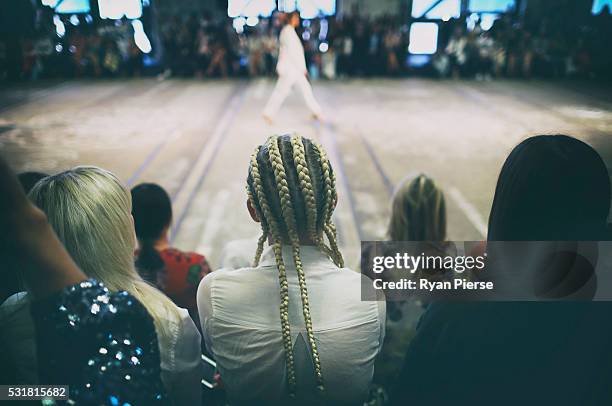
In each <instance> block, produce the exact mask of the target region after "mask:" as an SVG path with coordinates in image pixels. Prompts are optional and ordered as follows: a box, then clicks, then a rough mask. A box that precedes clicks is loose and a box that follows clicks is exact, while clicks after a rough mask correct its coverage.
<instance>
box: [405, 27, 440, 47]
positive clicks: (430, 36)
mask: <svg viewBox="0 0 612 406" xmlns="http://www.w3.org/2000/svg"><path fill="white" fill-rule="evenodd" d="M437 49H438V24H436V23H412V25H411V26H410V44H409V45H408V51H409V52H410V53H411V54H416V55H431V54H435V53H436V51H437Z"/></svg>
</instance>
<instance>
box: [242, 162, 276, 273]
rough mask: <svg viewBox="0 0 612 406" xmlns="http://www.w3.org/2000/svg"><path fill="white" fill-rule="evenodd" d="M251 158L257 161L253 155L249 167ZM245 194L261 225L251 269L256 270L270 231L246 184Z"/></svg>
mask: <svg viewBox="0 0 612 406" xmlns="http://www.w3.org/2000/svg"><path fill="white" fill-rule="evenodd" d="M253 158H255V160H256V159H257V158H256V155H253V156H252V157H251V165H252V160H253ZM256 164H257V163H256ZM246 192H247V196H248V197H249V200H250V201H251V202H252V207H253V208H254V209H255V212H256V213H257V217H259V221H260V223H261V231H262V234H261V237H259V239H258V240H257V250H256V251H255V259H253V267H254V268H256V267H257V266H259V260H260V259H261V254H262V253H263V248H264V243H265V242H266V239H267V238H268V234H269V233H270V231H269V230H268V225H267V223H266V219H265V218H264V216H263V215H262V213H261V211H260V209H259V207H258V206H257V204H256V201H255V199H254V197H253V193H252V192H251V190H250V188H249V185H248V184H247V187H246Z"/></svg>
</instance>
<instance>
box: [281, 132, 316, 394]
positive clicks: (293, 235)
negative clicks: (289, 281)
mask: <svg viewBox="0 0 612 406" xmlns="http://www.w3.org/2000/svg"><path fill="white" fill-rule="evenodd" d="M277 141H278V138H276V137H274V138H273V139H272V142H269V154H270V162H271V164H272V168H273V169H274V177H275V179H276V185H277V189H278V193H279V198H280V202H281V211H282V214H283V218H284V220H285V226H286V228H287V234H288V236H289V239H290V241H291V246H292V253H293V261H294V263H295V269H296V272H297V275H298V283H299V286H300V295H301V297H302V313H303V315H304V322H305V325H306V334H307V336H308V343H309V344H310V351H311V353H312V360H313V364H314V370H315V378H316V381H317V387H318V389H319V390H321V391H323V390H324V386H323V374H322V372H321V360H320V357H319V351H318V349H317V343H316V341H315V337H314V329H313V326H312V319H311V317H310V304H309V302H308V287H307V286H306V276H305V274H304V268H303V266H302V259H301V257H300V238H299V235H298V233H297V227H296V222H295V213H294V210H293V204H292V202H291V195H290V191H289V184H288V183H287V174H286V173H285V167H284V165H283V161H282V156H281V153H280V149H279V147H278V142H277Z"/></svg>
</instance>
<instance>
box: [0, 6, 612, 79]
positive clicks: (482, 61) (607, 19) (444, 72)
mask: <svg viewBox="0 0 612 406" xmlns="http://www.w3.org/2000/svg"><path fill="white" fill-rule="evenodd" d="M39 19H40V20H41V21H42V23H40V24H39V28H38V30H37V32H36V34H35V35H32V36H30V37H26V38H21V39H20V40H19V43H18V44H9V43H7V42H6V41H4V42H2V41H0V78H5V79H6V78H9V80H11V78H12V79H20V80H36V79H39V78H56V77H131V76H141V75H147V76H155V75H157V76H158V77H160V78H166V77H172V76H174V77H202V78H206V77H214V78H217V77H223V78H225V77H246V76H251V77H254V76H262V75H265V76H272V75H274V72H275V64H276V58H277V54H278V32H279V30H280V26H279V24H278V22H277V20H278V19H277V18H276V15H273V16H272V17H271V18H268V19H255V21H250V19H242V18H238V19H230V18H223V19H215V18H213V17H211V16H210V15H208V14H206V13H201V14H197V13H192V14H189V15H184V14H183V15H166V14H164V15H161V16H158V18H157V24H156V25H157V27H156V29H155V30H152V31H153V33H149V34H148V36H147V35H146V34H144V29H143V26H142V23H141V22H140V21H139V20H127V19H123V20H102V21H100V22H96V23H95V24H94V23H92V21H91V17H89V16H83V15H80V16H79V15H72V16H62V17H59V16H58V15H54V14H53V12H52V11H51V10H49V11H48V12H46V13H43V15H42V17H39ZM299 31H300V35H301V36H302V39H303V42H304V49H305V51H306V60H307V64H308V69H309V75H310V77H311V78H312V79H318V78H323V79H335V78H338V77H340V78H342V77H354V76H356V77H380V76H387V77H401V76H406V75H414V74H419V75H429V76H436V77H454V78H458V77H463V78H476V79H484V80H489V79H492V78H495V77H525V78H530V77H546V78H563V77H580V78H597V79H601V78H610V77H611V76H612V51H611V49H610V47H609V46H607V44H606V41H608V40H609V39H610V38H612V16H611V14H610V9H609V7H607V6H606V7H604V8H603V10H602V11H601V12H600V13H599V14H597V15H593V16H592V17H591V20H590V21H589V22H588V23H587V24H583V25H575V24H574V25H568V24H566V22H565V21H564V20H562V19H555V17H554V16H550V17H549V18H547V19H545V20H538V21H529V19H525V18H523V19H521V21H520V22H519V21H516V18H515V15H514V14H510V13H508V14H502V15H501V17H500V18H499V19H497V20H495V21H494V22H491V21H481V20H480V18H479V16H478V15H477V14H470V15H464V16H461V17H460V18H457V19H449V20H448V21H441V22H440V23H439V37H438V43H437V48H436V50H435V52H434V53H433V54H431V55H413V54H411V53H410V52H409V47H410V38H409V37H410V34H409V31H410V30H409V24H408V23H406V22H403V21H401V20H400V19H399V18H398V17H390V16H383V17H377V18H375V19H368V18H366V17H360V16H352V17H351V16H348V17H347V16H344V17H343V18H342V19H340V18H335V17H328V18H319V19H312V20H303V21H302V27H301V28H300V30H299ZM11 46H13V47H15V46H16V47H18V52H15V50H13V52H9V51H10V50H9V48H10V47H11ZM151 50H153V52H151ZM11 69H13V72H11Z"/></svg>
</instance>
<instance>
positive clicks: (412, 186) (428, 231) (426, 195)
mask: <svg viewBox="0 0 612 406" xmlns="http://www.w3.org/2000/svg"><path fill="white" fill-rule="evenodd" d="M387 234H388V237H389V239H391V240H392V241H437V242H442V241H444V240H445V239H446V202H445V200H444V193H443V192H442V190H440V189H439V188H438V186H437V185H436V183H435V182H434V181H433V180H432V179H431V178H429V177H427V176H426V175H423V174H420V175H418V176H416V177H414V178H407V179H406V180H404V181H403V182H402V183H401V184H400V185H399V187H398V188H397V189H396V190H395V193H393V203H392V206H391V219H390V221H389V229H388V232H387Z"/></svg>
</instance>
